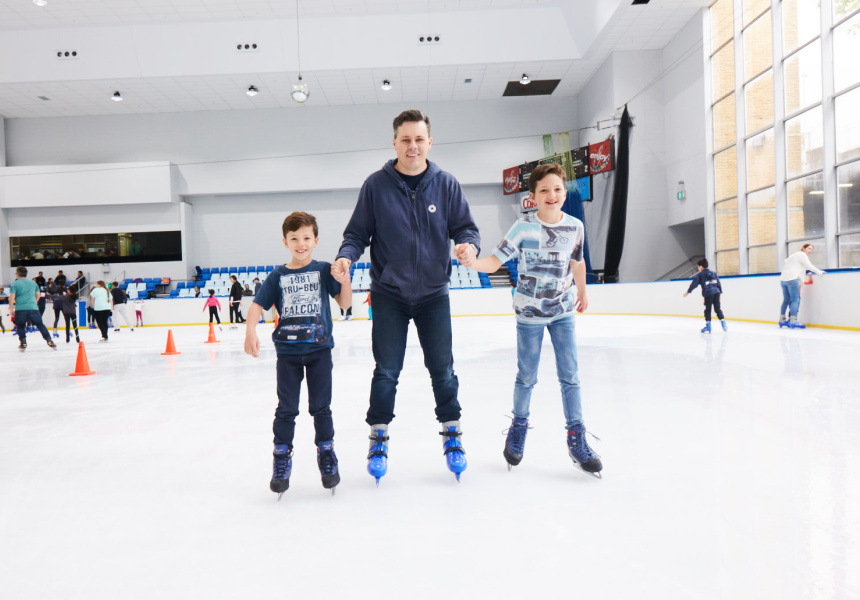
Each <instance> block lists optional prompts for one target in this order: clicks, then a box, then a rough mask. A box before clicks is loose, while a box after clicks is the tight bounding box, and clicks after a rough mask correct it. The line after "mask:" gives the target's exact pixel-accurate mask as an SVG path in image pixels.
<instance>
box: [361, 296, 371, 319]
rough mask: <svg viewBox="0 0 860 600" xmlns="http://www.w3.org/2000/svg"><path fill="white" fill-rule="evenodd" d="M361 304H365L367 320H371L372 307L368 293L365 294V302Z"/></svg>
mask: <svg viewBox="0 0 860 600" xmlns="http://www.w3.org/2000/svg"><path fill="white" fill-rule="evenodd" d="M362 304H367V320H368V321H372V320H373V307H372V306H371V305H370V292H367V300H365V301H364V302H362Z"/></svg>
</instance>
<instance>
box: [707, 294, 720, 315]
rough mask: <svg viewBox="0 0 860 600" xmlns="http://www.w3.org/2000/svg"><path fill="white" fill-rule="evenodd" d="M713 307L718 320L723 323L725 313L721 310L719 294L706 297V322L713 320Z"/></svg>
mask: <svg viewBox="0 0 860 600" xmlns="http://www.w3.org/2000/svg"><path fill="white" fill-rule="evenodd" d="M711 307H713V308H714V311H715V312H716V313H717V318H718V319H719V320H720V321H722V320H723V311H722V309H721V308H720V295H719V294H711V295H710V296H705V321H710V320H711Z"/></svg>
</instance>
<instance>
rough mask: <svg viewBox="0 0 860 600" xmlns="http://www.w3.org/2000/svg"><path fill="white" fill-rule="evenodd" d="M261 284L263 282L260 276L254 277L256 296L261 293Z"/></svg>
mask: <svg viewBox="0 0 860 600" xmlns="http://www.w3.org/2000/svg"><path fill="white" fill-rule="evenodd" d="M261 285H262V284H261V283H260V279H259V277H254V295H255V296H256V295H257V294H259V293H260V286H261Z"/></svg>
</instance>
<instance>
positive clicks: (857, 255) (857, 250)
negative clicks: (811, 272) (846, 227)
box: [812, 233, 860, 269]
mask: <svg viewBox="0 0 860 600" xmlns="http://www.w3.org/2000/svg"><path fill="white" fill-rule="evenodd" d="M812 264H815V263H812ZM816 266H818V265H816ZM839 266H840V267H841V268H843V269H846V268H848V267H860V233H854V234H851V235H840V236H839ZM819 268H820V267H819Z"/></svg>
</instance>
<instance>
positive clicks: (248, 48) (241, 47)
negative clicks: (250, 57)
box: [236, 43, 260, 54]
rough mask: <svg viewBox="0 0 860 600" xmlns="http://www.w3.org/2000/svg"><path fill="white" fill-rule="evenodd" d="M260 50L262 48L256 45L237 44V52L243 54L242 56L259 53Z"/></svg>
mask: <svg viewBox="0 0 860 600" xmlns="http://www.w3.org/2000/svg"><path fill="white" fill-rule="evenodd" d="M259 49H260V48H259V46H257V44H256V43H248V44H236V52H241V53H242V54H245V53H246V52H257V51H258V50H259Z"/></svg>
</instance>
